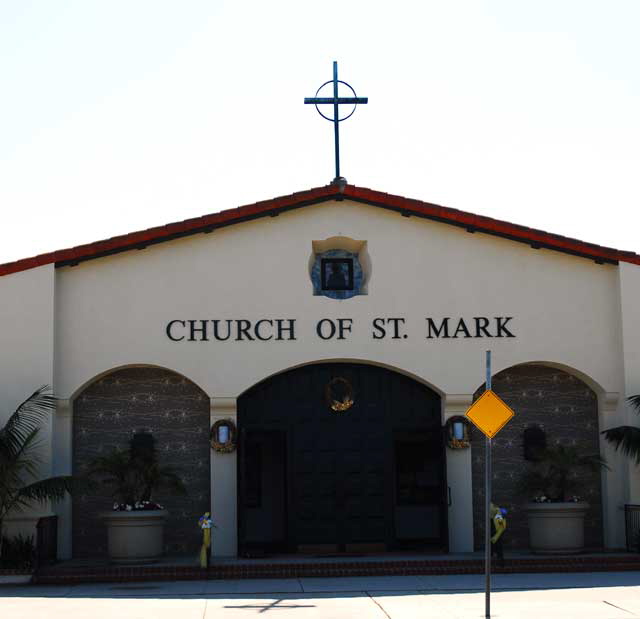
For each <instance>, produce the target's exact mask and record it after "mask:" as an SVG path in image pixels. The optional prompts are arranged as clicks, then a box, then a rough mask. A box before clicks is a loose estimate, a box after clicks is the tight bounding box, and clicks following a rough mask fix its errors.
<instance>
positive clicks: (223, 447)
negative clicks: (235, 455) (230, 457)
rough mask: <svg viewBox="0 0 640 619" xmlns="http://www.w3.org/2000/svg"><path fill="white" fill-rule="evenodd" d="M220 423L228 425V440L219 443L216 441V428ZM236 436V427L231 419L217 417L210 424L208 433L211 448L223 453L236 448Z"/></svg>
mask: <svg viewBox="0 0 640 619" xmlns="http://www.w3.org/2000/svg"><path fill="white" fill-rule="evenodd" d="M222 425H225V426H229V440H228V441H227V442H226V443H220V442H219V441H218V428H219V427H220V426H222ZM237 436H238V429H237V428H236V424H235V423H233V421H232V420H231V419H219V420H218V421H216V422H215V423H214V424H213V425H212V426H211V432H210V434H209V440H210V442H211V449H213V450H214V451H218V452H220V453H223V454H228V453H231V452H232V451H235V449H236V439H237Z"/></svg>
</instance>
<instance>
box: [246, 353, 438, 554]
mask: <svg viewBox="0 0 640 619" xmlns="http://www.w3.org/2000/svg"><path fill="white" fill-rule="evenodd" d="M337 377H340V378H344V379H346V380H347V381H349V383H350V384H351V386H352V388H353V394H354V396H353V400H354V403H353V405H352V406H351V407H350V408H349V409H348V410H346V411H342V412H334V411H333V410H331V409H330V408H329V406H328V404H327V402H326V399H325V388H326V386H327V384H328V383H329V381H331V380H332V379H333V378H337ZM238 424H239V427H240V428H241V430H242V431H241V441H243V442H244V443H245V444H244V450H243V451H244V453H245V456H244V460H243V462H244V464H242V465H240V464H239V466H240V467H241V468H242V467H245V468H244V470H243V471H242V472H241V474H240V475H239V495H240V500H239V506H240V511H241V513H240V514H239V518H240V522H241V523H242V522H245V525H246V526H244V527H241V530H240V535H239V541H240V546H241V548H242V547H243V545H246V544H247V543H249V542H250V541H251V540H252V539H253V540H254V541H255V539H256V535H257V533H256V531H257V530H258V529H256V527H258V528H259V525H257V524H254V520H257V519H259V512H255V513H253V514H252V513H250V510H252V509H253V510H255V509H256V508H255V507H253V508H252V507H250V506H249V505H248V504H247V497H245V494H249V495H251V494H255V490H253V489H252V485H251V484H253V485H254V486H255V484H256V482H255V481H252V477H251V473H249V471H248V469H247V468H246V467H247V466H251V464H250V463H251V462H254V464H259V463H260V462H261V466H262V467H266V470H267V473H263V474H262V476H261V477H260V479H261V480H262V482H263V483H264V484H267V485H268V484H272V483H274V484H275V488H276V494H278V493H279V492H280V490H279V488H280V487H282V488H284V490H283V492H284V494H285V496H286V507H287V509H286V512H287V517H286V526H285V529H286V530H285V533H284V535H285V537H286V544H285V545H286V547H287V548H288V549H290V550H296V549H312V548H315V549H319V548H325V549H333V550H336V549H337V550H345V549H347V548H356V547H359V548H388V549H391V548H394V547H396V546H397V544H398V543H405V542H406V541H407V540H409V541H411V540H422V541H425V540H429V541H432V542H433V543H440V545H441V546H446V537H447V533H446V510H445V509H444V506H445V503H444V502H445V498H444V488H446V479H445V470H444V453H443V449H442V442H441V432H440V428H441V423H440V398H439V396H438V395H437V394H436V393H435V392H433V391H431V390H430V389H428V388H426V387H424V386H423V385H420V384H419V383H417V382H415V381H413V380H411V379H409V378H407V377H405V376H402V375H400V374H397V373H394V372H391V371H389V370H386V369H383V368H378V367H373V366H365V365H356V364H317V365H311V366H305V367H302V368H298V369H296V370H292V371H290V372H286V373H284V374H280V375H277V376H275V377H272V378H271V379H269V380H267V381H264V382H263V383H260V384H258V385H256V386H255V387H254V388H252V389H251V390H250V391H248V392H247V393H245V394H244V395H243V396H242V397H241V398H240V399H239V402H238ZM269 432H271V433H272V434H271V435H269ZM274 432H275V433H278V432H280V433H281V435H282V436H286V440H281V442H280V444H281V445H283V446H285V445H286V448H285V451H286V454H285V456H286V457H285V458H283V460H284V464H283V465H281V464H279V462H280V460H277V459H275V460H274V456H273V454H272V452H270V451H269V450H268V449H267V448H265V447H264V444H263V445H262V446H261V447H259V448H258V447H257V446H256V445H258V444H259V442H260V441H258V442H257V443H256V441H255V440H253V442H252V440H250V437H251V436H254V437H257V436H263V437H264V440H267V441H268V440H272V439H270V438H269V436H274V434H273V433H274ZM243 437H244V438H243ZM407 437H408V438H407ZM416 437H417V438H416ZM405 438H406V440H405ZM261 440H262V439H261ZM403 440H405V443H407V445H408V447H406V450H408V452H410V453H409V454H408V455H405V456H403V455H402V453H401V452H402V446H401V445H400V443H399V442H398V441H400V442H402V441H403ZM416 440H417V441H418V442H419V441H421V443H420V444H419V445H418V447H416ZM412 441H413V442H412ZM421 446H422V447H421ZM283 448H284V447H283ZM259 449H260V450H261V455H260V456H255V455H254V456H252V452H255V453H256V454H257V452H258V450H259ZM399 449H400V451H399ZM420 449H423V450H426V451H427V452H428V454H429V455H428V457H422V456H420ZM416 450H417V451H416ZM270 454H271V455H270ZM398 454H400V455H398ZM265 457H266V458H267V460H266V464H265ZM399 465H400V466H401V467H403V469H402V475H403V477H402V480H403V481H401V482H400V481H399V478H398V474H397V472H396V469H397V467H398V466H399ZM269 467H271V468H269ZM411 467H413V469H411ZM269 471H270V472H269ZM277 471H280V472H281V473H282V475H283V476H286V480H285V481H284V482H283V483H282V484H281V485H280V486H279V485H278V484H277V482H275V481H274V480H273V476H274V475H276V472H277ZM269 475H271V476H272V477H269ZM254 477H255V475H254ZM269 480H271V481H269ZM248 482H250V483H248ZM399 484H400V486H401V487H400V488H399ZM262 492H263V496H264V492H265V490H264V488H263V491H262ZM399 493H400V494H399ZM403 493H404V494H407V493H408V494H409V495H411V497H413V498H412V499H411V500H412V501H414V502H413V503H409V504H403V503H402V502H400V503H399V502H398V496H400V495H401V494H403ZM278 496H280V495H279V494H278ZM416 501H421V502H420V503H416ZM405 503H406V502H405ZM262 509H267V508H266V507H265V508H262ZM443 514H444V516H443ZM272 519H273V518H272ZM261 526H262V529H260V530H261V531H262V535H263V537H265V536H267V533H268V534H269V535H275V529H270V530H269V531H267V527H266V525H261ZM278 532H279V530H278ZM252 536H253V537H252Z"/></svg>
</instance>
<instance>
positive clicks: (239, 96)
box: [0, 0, 640, 263]
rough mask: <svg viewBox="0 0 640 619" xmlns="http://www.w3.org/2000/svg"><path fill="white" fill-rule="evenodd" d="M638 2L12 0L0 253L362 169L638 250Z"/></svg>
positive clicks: (386, 185) (209, 209)
mask: <svg viewBox="0 0 640 619" xmlns="http://www.w3.org/2000/svg"><path fill="white" fill-rule="evenodd" d="M638 24H640V2H637V1H623V0H609V1H608V2H602V1H601V0H600V1H597V2H593V1H590V0H580V1H573V0H553V1H547V0H536V1H535V2H534V1H528V0H527V1H525V0H517V1H514V0H505V1H489V0H487V1H484V0H469V1H464V0H446V1H445V0H441V1H432V0H422V1H415V2H412V1H408V0H394V1H393V2H391V1H386V2H379V1H377V0H368V1H366V2H361V1H357V0H353V1H351V0H341V1H334V0H323V1H322V2H307V1H306V0H293V1H288V0H269V1H265V0H262V1H260V0H255V1H244V0H234V1H232V2H224V1H217V0H209V1H198V0H180V1H179V2H178V1H173V2H168V1H163V0H151V1H148V0H126V1H121V0H108V1H107V0H104V1H102V0H100V1H98V0H78V1H75V0H56V1H55V2H51V0H41V1H31V0H20V1H19V2H17V1H14V0H0V79H1V92H2V95H1V96H0V212H1V213H2V219H1V221H2V225H1V226H0V263H4V262H9V261H13V260H17V259H19V258H24V257H28V256H33V255H36V254H39V253H43V252H48V251H53V250H56V249H62V248H66V247H71V246H74V245H79V244H82V243H88V242H91V241H96V240H100V239H104V238H108V237H111V236H114V235H118V234H125V233H127V232H132V231H134V230H140V229H144V228H148V227H152V226H156V225H162V224H165V223H170V222H174V221H179V220H182V219H187V218H190V217H196V216H200V215H205V214H207V213H213V212H216V211H219V210H223V209H227V208H233V207H237V206H241V205H244V204H249V203H252V202H256V201H260V200H264V199H269V198H272V197H276V196H281V195H287V194H290V193H293V192H296V191H303V190H306V189H310V188H312V187H318V186H322V185H326V184H327V183H329V182H330V181H331V180H332V179H333V177H334V160H333V130H332V125H331V123H329V122H327V121H326V120H323V119H322V118H321V117H320V116H319V115H318V114H317V113H316V111H315V110H314V108H313V107H312V106H308V105H304V104H303V101H304V97H310V96H313V95H314V94H315V92H316V90H317V88H318V87H319V86H320V85H321V84H322V83H323V82H325V81H327V80H330V79H331V77H332V62H333V61H334V60H336V61H338V63H339V73H340V75H339V77H340V78H341V79H343V80H345V81H346V82H348V83H349V84H351V85H352V86H353V88H354V89H355V91H356V93H357V94H358V95H359V96H367V97H369V103H368V105H365V106H360V107H359V108H358V109H357V110H356V112H355V114H354V115H353V116H352V117H351V118H350V119H349V120H347V121H345V122H344V123H342V124H341V134H340V135H341V163H342V166H341V173H342V175H343V176H345V177H346V178H347V180H348V182H349V183H351V184H355V185H359V186H363V187H370V188H372V189H376V190H379V191H384V192H388V193H393V194H399V195H403V196H407V197H410V198H416V199H420V200H424V201H427V202H432V203H436V204H442V205H444V206H449V207H453V208H457V209H461V210H465V211H471V212H473V213H478V214H481V215H485V216H489V217H494V218H497V219H504V220H507V221H511V222H514V223H518V224H522V225H526V226H531V227H534V228H540V229H543V230H547V231H550V232H555V233H557V234H563V235H566V236H571V237H574V238H578V239H581V240H585V241H589V242H593V243H598V244H601V245H606V246H610V247H615V248H618V249H625V250H632V251H636V252H639V253H640V238H639V237H638V228H639V226H638V224H639V223H640V215H639V214H638V212H639V210H640V184H639V183H638V171H639V169H640V166H639V164H640V151H639V147H638V145H639V144H640V70H639V68H638V67H639V65H638V59H639V58H640V37H638V36H637V29H638Z"/></svg>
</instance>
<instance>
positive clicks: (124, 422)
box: [73, 367, 211, 557]
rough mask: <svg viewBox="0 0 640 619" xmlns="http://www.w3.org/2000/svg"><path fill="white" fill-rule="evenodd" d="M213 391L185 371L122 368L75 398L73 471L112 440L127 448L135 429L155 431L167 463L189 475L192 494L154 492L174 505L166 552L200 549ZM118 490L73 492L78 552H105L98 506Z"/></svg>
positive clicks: (206, 499)
mask: <svg viewBox="0 0 640 619" xmlns="http://www.w3.org/2000/svg"><path fill="white" fill-rule="evenodd" d="M209 420H210V413H209V397H208V396H207V394H206V393H205V392H204V391H202V390H201V389H200V388H199V387H198V386H196V385H195V384H194V383H192V382H191V381H189V380H187V379H186V378H184V377H183V376H181V375H179V374H176V373H175V372H171V371H170V370H165V369H162V368H155V367H135V368H126V369H121V370H116V371H114V372H112V373H110V374H107V375H106V376H102V377H101V378H100V379H98V380H96V381H95V382H94V383H92V384H90V385H89V386H88V387H87V388H86V389H85V390H84V391H82V392H81V393H80V394H79V395H78V397H77V398H76V399H75V401H74V406H73V474H74V475H82V474H84V473H85V472H86V470H87V467H88V465H89V463H90V462H91V461H92V460H93V459H94V458H95V457H96V456H99V455H103V454H105V453H108V452H109V451H111V450H112V449H113V448H115V447H118V448H126V447H127V446H128V444H129V441H130V439H131V437H132V434H133V433H134V432H136V431H140V430H147V431H150V432H151V433H152V434H153V436H154V438H155V439H156V448H157V451H158V459H159V461H160V465H161V466H166V467H170V468H171V469H173V470H174V471H175V472H176V473H177V474H178V476H179V477H180V478H181V479H182V480H183V482H184V484H185V486H186V488H187V492H188V495H187V496H186V497H171V496H166V495H164V494H162V493H159V494H158V495H157V496H155V497H153V499H154V500H155V501H157V502H158V503H160V504H161V505H163V506H164V507H165V508H166V509H167V510H168V511H169V518H168V520H167V525H166V527H165V552H166V553H167V554H172V555H178V554H190V553H193V554H194V555H195V554H196V553H197V551H198V548H199V547H200V544H201V539H200V538H201V534H200V531H199V530H198V527H197V521H198V518H199V517H200V516H201V515H202V514H203V513H204V512H205V511H209V510H210V505H211V501H210V492H211V484H210V446H209ZM112 505H113V498H112V497H111V496H110V495H109V494H108V491H107V490H103V489H98V490H97V491H95V492H94V493H92V494H90V495H89V494H87V495H80V496H75V497H74V498H73V555H74V557H101V556H106V545H107V537H106V528H105V525H104V523H103V522H102V521H101V519H100V518H99V513H100V512H104V511H108V510H109V509H111V507H112Z"/></svg>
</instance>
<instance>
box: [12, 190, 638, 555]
mask: <svg viewBox="0 0 640 619" xmlns="http://www.w3.org/2000/svg"><path fill="white" fill-rule="evenodd" d="M0 297H1V299H2V303H1V304H0V316H1V317H2V320H0V334H1V338H2V347H1V350H0V363H1V366H2V376H3V381H2V385H1V388H0V401H1V402H2V409H1V410H2V414H8V412H9V411H11V410H13V408H15V406H16V405H17V404H18V403H19V402H20V401H22V400H23V399H24V397H25V396H26V395H28V394H29V393H31V392H32V391H33V390H34V389H35V388H36V387H38V386H39V385H42V384H49V385H52V386H53V390H54V392H55V394H56V396H57V397H58V398H59V401H58V407H57V410H56V412H55V414H54V416H53V418H52V419H51V423H50V425H49V426H48V427H47V428H45V429H44V432H43V437H44V439H45V440H44V446H43V449H44V451H45V454H44V459H43V464H42V473H43V474H47V475H50V474H76V475H82V474H84V473H85V472H86V471H87V469H88V466H89V463H90V462H91V460H92V459H94V458H95V457H96V456H97V455H100V454H104V453H106V452H108V451H109V450H110V449H112V448H113V447H125V446H126V445H127V444H128V442H129V440H130V439H131V437H132V436H133V435H134V434H136V433H139V432H147V433H151V434H152V435H153V436H154V438H155V442H156V446H157V449H158V453H159V458H160V460H161V463H162V464H163V465H165V466H169V467H171V468H172V469H174V470H175V471H176V472H177V473H178V475H179V476H180V477H181V478H182V480H183V481H184V483H185V486H186V487H187V491H188V494H187V495H186V496H185V497H172V496H170V495H166V496H165V495H160V496H158V497H156V499H157V500H158V501H159V502H161V503H163V504H164V506H165V507H166V508H167V509H168V511H169V513H170V517H169V521H168V524H167V527H166V535H165V538H166V539H165V543H166V551H167V553H169V554H185V553H194V552H195V551H196V549H197V547H198V543H199V542H198V539H199V531H198V529H197V527H196V523H197V520H198V517H199V516H200V515H201V514H202V513H204V512H205V511H211V512H212V515H213V519H214V522H215V523H216V525H217V529H215V530H214V534H213V554H214V555H217V556H236V555H252V554H255V553H264V552H300V553H317V552H337V553H340V552H358V551H375V552H385V551H391V550H405V549H407V550H429V549H434V550H435V549H437V550H438V551H449V552H469V551H472V550H474V548H479V547H480V546H481V544H482V536H481V525H482V509H483V500H484V498H483V497H484V495H483V492H484V490H483V475H484V468H483V467H484V459H483V445H484V437H483V436H482V435H481V434H480V433H479V432H478V431H477V430H476V429H475V428H473V427H469V428H466V427H465V426H464V423H462V424H461V423H460V422H462V420H461V419H460V416H462V415H464V413H465V411H466V410H467V409H468V407H469V406H470V405H471V403H472V402H473V401H474V398H477V397H478V396H479V395H481V394H482V392H483V390H484V379H485V373H484V372H485V366H484V359H485V351H486V350H491V351H492V357H493V389H494V391H496V393H498V394H499V395H500V396H501V397H502V398H503V399H504V400H505V401H506V402H507V403H508V404H509V405H510V406H511V408H512V409H513V410H514V412H515V417H514V418H513V419H512V420H511V421H510V422H509V424H508V425H507V426H506V427H505V428H504V429H503V430H502V431H501V432H500V433H499V434H498V435H497V437H496V438H495V439H494V440H493V454H494V461H493V474H494V476H493V493H494V499H495V500H496V501H497V502H498V503H499V504H500V505H503V506H506V507H507V509H508V510H509V513H510V526H509V535H507V536H506V540H505V543H506V544H507V546H510V547H513V548H526V546H527V544H528V537H527V535H528V532H527V524H526V517H525V514H524V511H523V505H524V503H525V502H526V501H527V500H528V498H530V497H529V496H528V495H527V491H526V490H525V489H524V487H523V478H522V473H523V471H525V470H526V469H527V467H528V466H529V462H528V459H527V453H526V440H525V434H526V432H527V431H532V430H533V431H535V433H537V436H543V437H544V440H545V441H546V444H547V445H555V444H564V445H569V446H572V447H576V448H577V449H578V450H579V451H580V452H581V453H584V454H585V455H587V454H595V453H600V454H601V455H603V456H605V457H606V459H607V461H608V462H609V466H610V470H608V471H607V470H603V471H601V472H596V473H593V472H592V473H585V474H584V475H583V478H582V479H580V480H578V481H579V482H580V483H579V486H580V488H581V490H580V494H581V496H582V498H584V499H586V500H587V501H588V502H589V504H590V510H589V513H588V514H587V519H586V530H585V531H586V533H585V534H586V543H587V546H589V547H590V548H621V547H623V546H624V544H625V539H624V511H623V506H624V504H625V503H633V502H636V503H638V502H640V474H639V473H638V469H637V468H635V467H634V466H633V465H632V464H631V463H630V461H629V460H628V459H626V458H624V457H623V456H621V455H620V454H618V453H616V452H614V451H613V450H612V448H611V447H610V445H608V444H607V443H606V442H604V440H603V438H602V435H601V431H602V430H604V429H607V428H610V427H613V426H618V425H624V424H633V423H634V422H635V419H634V415H633V412H632V411H630V410H629V408H628V406H627V404H626V397H627V396H629V395H634V394H637V393H640V322H639V321H638V320H637V308H638V306H639V304H640V256H638V255H636V254H634V253H631V252H623V251H618V250H615V249H610V248H605V247H600V246H597V245H593V244H589V243H584V242H581V241H577V240H574V239H569V238H565V237H561V236H558V235H554V234H551V233H547V232H543V231H539V230H533V229H529V228H525V227H522V226H517V225H514V224H510V223H508V222H503V221H497V220H492V219H489V218H486V217H482V216H478V215H473V214H471V213H465V212H462V211H457V210H454V209H450V208H445V207H440V206H437V205H433V204H429V203H425V202H421V201H418V200H410V199H406V198H402V197H399V196H392V195H389V194H385V193H381V192H377V191H373V190H369V189H364V188H359V187H355V186H352V185H348V184H347V185H344V184H342V185H341V184H332V185H328V186H326V187H319V188H317V189H312V190H309V191H305V192H301V193H298V194H293V195H290V196H285V197H281V198H276V199H273V200H267V201H265V202H261V203H257V204H253V205H248V206H245V207H240V208H237V209H232V210H229V211H223V212H219V213H215V214H213V215H208V216H205V217H201V218H197V219H193V220H187V221H184V222H179V223H176V224H170V225H167V226H162V227H159V228H153V229H149V230H145V231H141V232H135V233H131V234H128V235H124V236H122V237H116V238H113V239H109V240H106V241H101V242H97V243H92V244H90V245H85V246H80V247H76V248H72V249H69V250H62V251H59V252H55V253H52V254H46V255H42V256H37V257H35V258H31V259H26V260H21V261H18V262H15V263H10V264H5V265H1V266H0ZM455 421H457V422H458V425H455V423H454V422H455ZM213 447H215V448H213ZM92 492H93V494H84V495H76V496H74V497H73V498H70V499H67V500H66V501H65V502H63V503H61V504H59V505H55V506H51V507H50V508H46V509H45V508H42V509H34V511H33V512H32V513H28V514H16V515H14V516H12V518H11V519H10V523H9V524H10V526H11V527H12V528H13V529H14V530H18V529H21V530H29V529H32V528H33V526H34V523H35V522H36V519H37V518H38V516H40V515H43V514H48V513H55V514H57V515H58V518H59V524H58V527H59V531H58V535H59V539H58V542H59V543H58V553H59V555H60V557H61V558H69V557H92V556H100V555H103V554H104V553H105V545H106V536H105V531H104V526H103V524H102V522H101V520H100V517H99V513H100V512H101V511H104V510H106V509H108V508H109V507H110V505H111V503H112V499H111V497H109V495H108V494H105V493H104V491H98V490H95V491H92Z"/></svg>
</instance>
